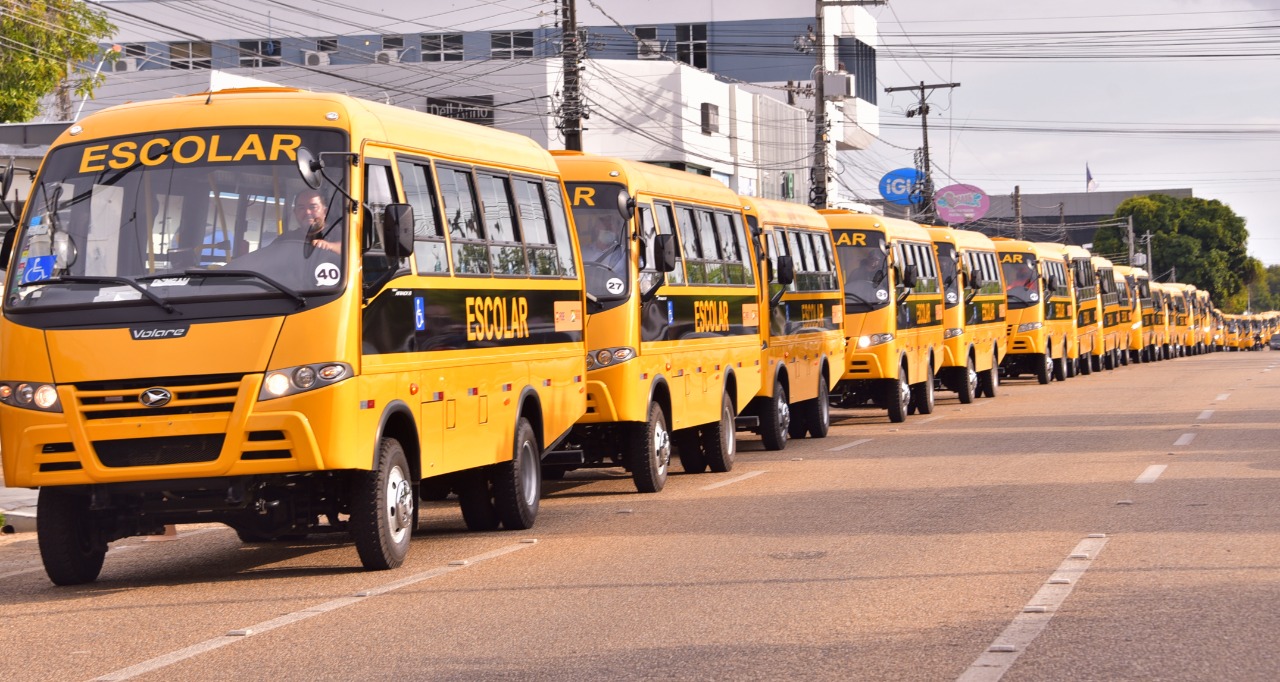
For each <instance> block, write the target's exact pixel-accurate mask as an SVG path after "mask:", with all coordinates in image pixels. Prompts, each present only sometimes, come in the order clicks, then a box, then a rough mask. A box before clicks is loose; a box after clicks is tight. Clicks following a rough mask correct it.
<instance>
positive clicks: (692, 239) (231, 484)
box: [0, 88, 1275, 585]
mask: <svg viewBox="0 0 1280 682" xmlns="http://www.w3.org/2000/svg"><path fill="white" fill-rule="evenodd" d="M14 172H15V169H13V168H12V165H10V167H9V168H8V169H7V170H6V172H5V173H4V178H3V183H0V184H2V185H3V188H2V189H3V193H4V194H6V195H7V194H8V190H9V188H10V183H11V181H12V178H13V174H14ZM31 172H32V174H33V185H32V187H33V189H32V191H31V194H30V196H29V198H28V200H27V201H26V203H25V208H24V210H23V214H22V215H21V216H20V218H19V217H18V216H14V218H15V223H17V224H18V226H19V227H18V228H16V229H14V230H11V231H10V232H9V233H8V234H6V235H5V240H4V246H3V252H2V254H0V262H2V263H3V264H4V265H6V266H7V273H6V278H5V284H4V287H5V288H4V302H3V318H0V424H2V427H0V446H2V453H3V467H4V470H3V471H4V479H5V483H6V485H9V486H19V487H31V488H39V502H38V543H39V547H40V552H41V557H42V560H43V563H44V567H45V570H46V572H47V574H48V575H49V577H50V579H51V580H52V581H53V582H55V583H57V584H60V585H69V584H78V583H84V582H89V581H92V580H95V579H96V578H97V577H98V575H99V573H100V571H101V569H102V566H103V562H104V557H105V554H106V550H107V545H108V543H109V542H112V541H114V540H117V539H120V538H125V537H129V536H135V535H153V534H159V533H162V532H163V529H164V527H165V526H166V525H169V524H181V523H197V522H220V523H224V524H226V525H228V526H230V527H231V528H233V529H234V530H235V531H236V533H237V534H238V535H239V537H240V538H241V539H242V540H243V541H245V542H271V541H276V540H282V539H293V538H297V537H300V536H303V535H307V534H310V533H347V534H349V535H350V536H351V538H352V540H353V542H354V545H355V549H356V551H357V553H358V555H359V557H360V560H361V562H362V564H363V565H364V566H365V567H367V568H370V569H386V568H394V567H396V566H399V565H400V564H401V563H402V562H403V561H404V559H405V557H406V554H407V552H408V549H409V544H410V543H409V541H410V538H411V537H412V534H413V532H414V531H415V530H416V528H417V525H418V516H419V515H418V504H419V501H420V500H439V499H446V498H449V499H456V500H457V503H458V505H459V508H460V511H461V514H462V517H463V519H464V521H465V523H466V525H467V527H468V528H470V529H473V530H491V529H496V528H500V527H501V528H507V529H524V528H529V527H531V526H532V525H533V523H534V521H535V519H536V516H537V513H538V508H539V500H540V497H541V493H542V482H543V479H544V478H559V477H562V476H564V475H565V474H566V473H567V472H569V471H572V470H575V469H581V468H591V467H622V468H624V469H625V470H626V471H628V472H629V473H630V475H631V477H632V479H633V481H634V483H635V486H636V488H637V489H638V490H640V491H642V492H657V491H659V490H661V489H662V488H663V486H664V484H665V482H666V480H667V476H668V473H669V468H670V467H671V465H672V464H673V462H676V461H678V462H679V465H680V466H681V468H682V469H683V470H684V471H686V472H702V471H707V470H711V471H718V472H724V471H729V470H730V469H732V468H733V466H734V462H735V459H736V455H737V437H736V434H737V433H738V432H739V431H752V432H755V433H757V434H759V436H760V438H761V440H762V442H763V444H764V446H765V447H766V448H768V449H771V450H779V449H782V448H784V447H786V444H787V442H788V440H789V439H792V438H804V437H811V438H822V437H824V436H826V435H827V432H828V429H829V427H830V423H831V415H830V406H831V405H833V404H835V405H838V406H844V407H860V406H861V407H866V406H870V407H877V408H880V409H884V410H886V411H887V413H888V417H889V419H890V420H891V421H902V420H903V419H905V418H906V417H907V416H908V415H910V414H913V413H920V414H928V413H930V412H932V411H933V409H934V394H935V390H937V389H939V388H941V389H943V390H949V391H954V392H955V393H956V394H957V396H958V397H959V400H960V401H961V402H965V403H967V402H971V401H973V400H975V399H976V398H979V397H983V396H985V397H994V396H995V395H996V393H997V390H998V387H999V384H1000V380H1001V377H1002V375H1003V376H1018V375H1019V374H1022V373H1027V374H1032V375H1035V377H1036V378H1037V379H1039V380H1040V381H1041V382H1042V383H1047V382H1048V381H1050V380H1052V379H1054V378H1057V379H1063V378H1066V377H1069V376H1072V375H1073V374H1075V373H1084V374H1087V373H1089V372H1091V371H1094V370H1099V369H1103V368H1113V367H1116V366H1118V365H1120V364H1126V363H1128V362H1131V361H1139V362H1141V361H1149V360H1155V359H1162V358H1165V357H1171V356H1173V355H1177V354H1183V353H1192V352H1203V351H1205V350H1209V349H1212V348H1217V347H1223V346H1231V347H1237V346H1241V347H1243V344H1244V341H1243V339H1246V338H1250V339H1256V338H1257V337H1259V336H1262V335H1263V334H1265V332H1266V330H1267V329H1270V330H1271V331H1274V330H1275V319H1274V318H1271V319H1270V322H1263V321H1258V320H1254V319H1252V318H1251V319H1250V320H1248V321H1245V320H1235V319H1228V318H1225V317H1224V316H1222V315H1219V314H1217V313H1216V311H1214V309H1213V308H1212V306H1211V305H1210V302H1209V301H1208V298H1207V296H1205V295H1204V292H1200V291H1197V290H1195V289H1194V287H1189V286H1187V285H1165V284H1158V283H1151V282H1149V281H1148V278H1147V276H1146V273H1144V272H1142V271H1141V270H1136V269H1125V268H1122V267H1120V266H1113V265H1112V264H1111V263H1109V262H1107V261H1105V260H1103V259H1099V258H1097V257H1091V256H1090V255H1089V254H1088V253H1087V252H1085V251H1084V250H1083V249H1079V248H1077V247H1064V246H1061V245H1055V244H1033V243H1028V242H1020V241H1014V240H1001V239H988V238H987V237H984V236H982V235H981V234H978V233H976V232H969V231H964V230H954V229H950V228H940V227H925V226H920V225H917V224H914V223H910V222H906V221H902V220H895V219H892V218H885V217H880V216H871V215H863V214H858V213H853V212H849V211H843V210H834V209H833V210H824V211H814V210H812V209H810V208H808V207H805V206H800V205H795V204H790V203H783V202H777V201H770V200H764V199H756V198H748V197H742V196H739V195H737V194H735V193H734V192H732V191H731V190H729V189H728V188H726V187H725V186H724V185H723V184H721V183H719V182H717V181H715V180H712V179H709V178H705V177H701V176H697V175H693V174H689V173H685V172H679V171H675V170H671V169H667V168H662V167H658V166H655V165H651V164H645V163H638V162H634V161H627V160H621V159H614V158H604V157H597V156H591V155H587V154H582V153H578V152H548V151H546V150H544V149H542V148H541V147H539V146H537V145H536V144H534V143H533V142H532V141H531V140H529V139H527V138H524V137H521V136H518V135H514V134H510V133H505V132H501V131H497V130H493V129H489V128H484V127H480V126H475V125H471V124H467V123H462V122H457V121H453V120H449V119H444V118H438V117H434V116H430V115H427V114H422V113H418V112H413V111H409V110H405V109H400V108H395V107H390V106H385V105H381V104H376V103H371V102H367V101H362V100H357V99H353V98H350V97H346V96H340V95H332V94H320V93H309V92H301V91H296V90H290V89H284V88H255V89H243V90H234V91H224V92H215V93H203V94H201V95H198V96H191V97H178V98H174V99H169V100H164V101H156V102H141V103H134V104H128V105H123V106H120V107H115V108H111V109H108V110H105V111H103V112H100V113H96V114H94V115H93V116H91V117H88V118H86V119H84V120H83V121H81V122H79V123H77V124H76V125H74V126H72V127H71V128H69V129H68V130H67V131H66V132H65V133H64V134H63V135H62V136H60V137H59V138H58V140H57V141H55V143H54V144H53V145H52V146H51V148H50V151H49V153H48V155H47V156H46V158H45V160H44V161H43V163H42V164H41V167H40V168H39V169H38V172H36V171H35V170H33V171H31ZM1233 325H1234V326H1233ZM1241 330H1244V331H1241ZM1246 331H1247V332H1248V333H1245V332H1246ZM1250 334H1252V336H1250ZM1266 336H1269V334H1266ZM1232 339H1234V341H1233V340H1232ZM1232 344H1237V346H1233V345H1232Z"/></svg>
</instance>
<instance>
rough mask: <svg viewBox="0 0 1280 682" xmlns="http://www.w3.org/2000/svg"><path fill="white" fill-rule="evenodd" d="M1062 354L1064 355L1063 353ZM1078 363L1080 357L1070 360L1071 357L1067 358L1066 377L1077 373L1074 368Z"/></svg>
mask: <svg viewBox="0 0 1280 682" xmlns="http://www.w3.org/2000/svg"><path fill="white" fill-rule="evenodd" d="M1063 354H1064V355H1065V353H1063ZM1079 365H1080V358H1076V359H1075V360H1072V359H1071V358H1067V367H1066V370H1067V378H1068V379H1071V378H1073V377H1075V375H1076V374H1078V373H1079V371H1078V370H1077V369H1076V368H1077V367H1078V366H1079Z"/></svg>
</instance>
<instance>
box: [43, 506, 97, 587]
mask: <svg viewBox="0 0 1280 682" xmlns="http://www.w3.org/2000/svg"><path fill="white" fill-rule="evenodd" d="M36 540H37V543H38V544H39V545H40V560H41V561H42V562H43V563H44V572H45V573H46V574H48V576H49V580H52V581H53V584H55V585H82V584H84V583H90V582H93V581H94V580H97V579H98V574H99V573H101V572H102V562H103V559H104V558H105V557H106V556H107V543H106V542H104V541H103V540H102V538H101V537H100V536H99V534H98V533H97V532H95V524H94V522H93V517H92V514H91V513H90V511H89V497H88V496H87V495H74V494H70V493H67V492H65V491H63V490H59V489H58V488H48V487H46V488H41V489H40V496H39V499H38V500H37V502H36Z"/></svg>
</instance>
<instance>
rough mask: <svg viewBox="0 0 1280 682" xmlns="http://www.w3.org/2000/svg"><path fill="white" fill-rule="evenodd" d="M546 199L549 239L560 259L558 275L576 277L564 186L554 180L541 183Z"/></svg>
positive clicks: (576, 269) (575, 260) (576, 271)
mask: <svg viewBox="0 0 1280 682" xmlns="http://www.w3.org/2000/svg"><path fill="white" fill-rule="evenodd" d="M542 186H543V188H544V190H545V194H546V197H547V216H548V217H549V218H550V219H551V237H552V239H554V240H555V242H554V243H555V245H556V254H557V256H558V257H559V259H560V273H559V274H560V275H561V276H562V277H577V276H578V267H577V265H576V263H577V259H576V258H575V257H574V255H573V239H572V238H571V237H570V236H569V218H568V214H567V213H566V212H565V203H564V186H563V185H561V184H560V182H559V181H556V180H546V181H544V182H543V183H542Z"/></svg>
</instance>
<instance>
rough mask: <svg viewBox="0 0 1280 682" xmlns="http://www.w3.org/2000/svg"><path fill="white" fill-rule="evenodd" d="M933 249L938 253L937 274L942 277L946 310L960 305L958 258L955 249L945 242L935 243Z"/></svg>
mask: <svg viewBox="0 0 1280 682" xmlns="http://www.w3.org/2000/svg"><path fill="white" fill-rule="evenodd" d="M934 247H935V248H936V249H937V251H938V274H939V275H941V276H942V293H943V296H944V297H945V300H946V304H945V305H946V307H947V308H954V307H956V306H957V305H959V304H960V277H959V276H958V271H959V259H960V257H959V255H957V254H956V247H954V246H952V245H950V244H948V243H946V242H937V243H936V244H935V245H934Z"/></svg>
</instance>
